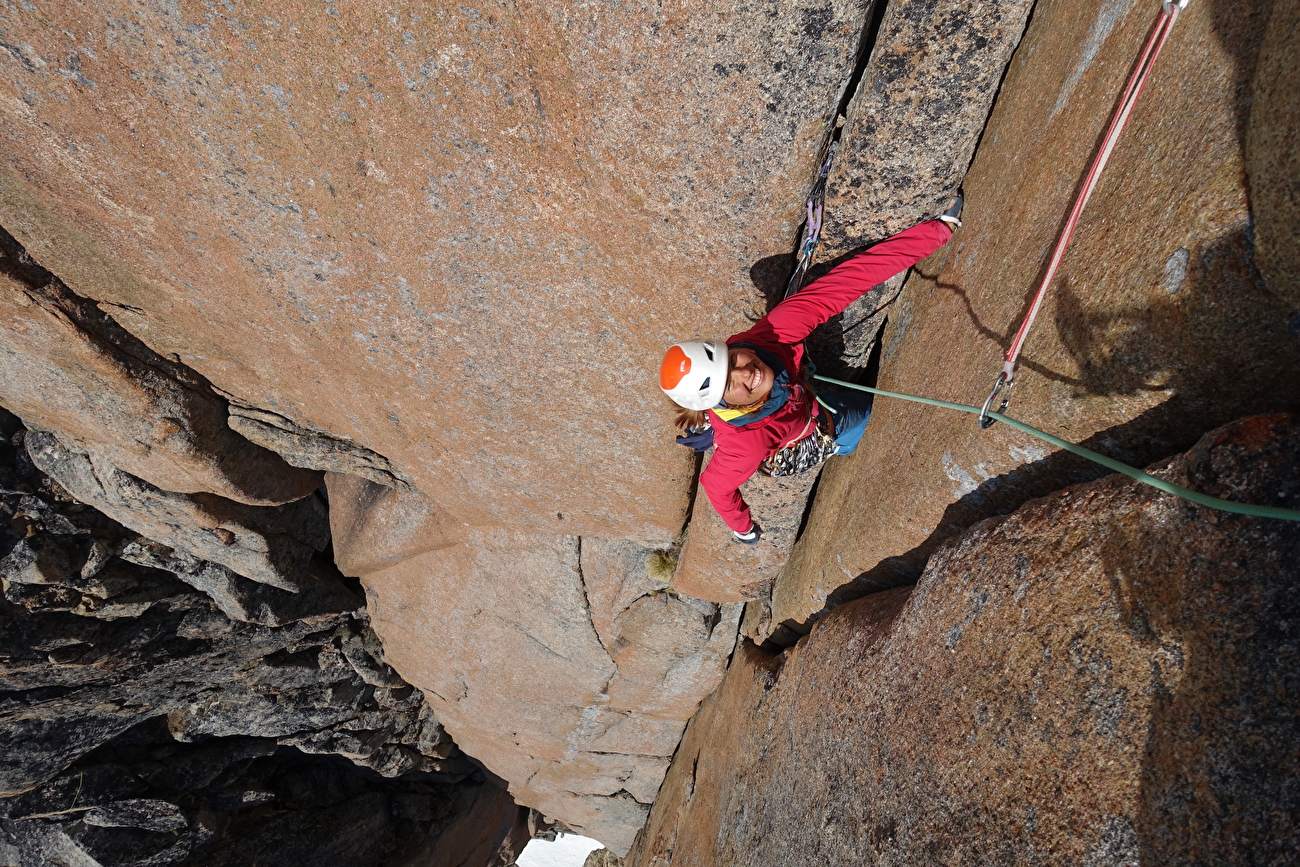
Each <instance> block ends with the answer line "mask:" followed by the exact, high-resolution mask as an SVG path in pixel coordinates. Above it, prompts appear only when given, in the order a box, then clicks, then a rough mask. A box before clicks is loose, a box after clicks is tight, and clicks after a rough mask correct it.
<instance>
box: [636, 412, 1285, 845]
mask: <svg viewBox="0 0 1300 867" xmlns="http://www.w3.org/2000/svg"><path fill="white" fill-rule="evenodd" d="M1157 472H1158V474H1159V475H1161V476H1163V477H1166V478H1169V479H1171V480H1173V481H1176V482H1178V483H1180V484H1185V485H1189V486H1191V487H1194V488H1196V489H1198V490H1202V491H1205V492H1207V493H1211V494H1213V495H1215V496H1219V497H1225V498H1228V499H1232V500H1237V501H1244V502H1251V503H1258V504H1263V505H1274V506H1284V507H1289V508H1296V507H1297V506H1300V423H1298V422H1297V420H1296V419H1295V418H1293V417H1288V416H1268V417H1254V418H1249V419H1246V420H1244V421H1241V422H1238V423H1234V424H1231V425H1228V426H1226V427H1224V428H1221V429H1219V430H1217V431H1214V432H1211V433H1210V434H1207V435H1206V436H1205V437H1204V438H1203V439H1202V440H1201V441H1200V443H1199V444H1198V445H1197V446H1196V447H1195V448H1194V449H1193V450H1192V451H1191V452H1189V453H1188V454H1187V455H1186V456H1184V457H1180V458H1179V459H1177V460H1176V461H1173V462H1172V463H1171V464H1168V465H1165V466H1163V467H1161V468H1158V469H1157ZM1298 564H1300V524H1296V523H1292V522H1285V521H1279V520H1275V519H1266V518H1248V517H1244V516H1238V515H1231V514H1228V513H1225V512H1218V511H1215V510H1212V509H1206V508H1203V507H1198V506H1193V505H1191V504H1190V503H1187V502H1186V501H1182V500H1179V499H1177V498H1174V497H1172V496H1169V495H1166V494H1161V493H1158V492H1156V491H1154V490H1153V489H1151V488H1149V487H1146V486H1143V485H1140V484H1138V483H1137V482H1134V481H1132V480H1130V479H1128V478H1125V477H1122V476H1109V477H1106V478H1105V479H1102V480H1100V481H1097V482H1093V483H1089V484H1085V485H1081V486H1077V487H1073V488H1069V489H1066V490H1063V491H1060V492H1057V493H1055V494H1052V495H1050V496H1048V497H1046V498H1044V499H1041V500H1035V501H1033V502H1030V503H1028V504H1026V505H1025V506H1024V507H1022V508H1021V509H1020V510H1018V511H1017V512H1015V513H1014V514H1012V515H1010V516H1009V517H1004V518H994V519H990V520H988V521H985V522H983V523H981V524H979V525H978V526H976V527H974V528H972V529H971V530H969V531H968V532H966V533H965V534H963V535H962V536H960V537H959V538H956V539H954V540H951V541H949V542H948V543H946V544H945V545H943V546H942V547H941V548H940V549H939V550H938V551H936V552H935V554H934V556H933V557H932V558H931V560H930V563H929V565H928V567H927V568H926V571H925V573H924V575H923V577H922V578H921V581H920V582H919V583H918V584H917V585H916V587H915V588H914V589H913V588H907V587H903V588H896V589H893V590H888V591H884V592H881V593H877V594H872V595H870V596H867V597H865V598H862V599H859V600H857V601H855V602H852V603H849V604H846V605H845V606H843V607H841V608H839V609H836V610H835V611H832V612H831V613H830V614H828V615H827V616H826V617H824V618H823V619H822V620H820V621H819V622H818V624H817V625H816V627H815V628H814V629H813V631H812V633H811V634H810V635H809V636H807V637H806V638H804V639H803V640H802V641H800V642H799V644H798V645H797V646H795V647H793V648H791V649H788V650H786V651H784V652H782V653H774V652H771V651H768V650H764V649H761V648H758V647H756V646H754V645H753V644H751V643H749V642H743V643H742V649H741V650H740V651H738V653H737V657H736V661H735V662H734V663H733V665H732V667H731V669H730V670H729V671H728V673H727V677H726V679H725V681H724V682H723V685H722V687H721V688H720V689H719V691H718V692H717V693H715V694H714V695H713V696H712V697H711V698H710V699H709V700H708V701H707V702H706V703H705V705H704V707H703V709H702V710H701V712H700V714H699V715H697V716H696V717H695V719H694V720H692V722H691V725H690V728H689V729H688V730H687V734H686V737H685V739H684V741H683V743H682V747H681V749H680V750H679V751H678V753H677V755H676V756H675V758H674V762H673V766H672V769H671V770H670V772H669V775H668V778H667V780H666V781H665V784H664V788H663V790H662V792H661V794H660V797H659V800H658V801H657V802H656V804H655V807H654V810H653V811H652V813H651V818H650V822H649V824H648V825H647V827H646V830H645V832H644V833H643V834H642V835H641V837H640V838H639V839H638V841H637V844H636V845H635V846H634V847H633V850H632V852H631V853H630V855H629V857H628V859H627V862H628V864H629V865H639V867H646V865H657V867H669V865H672V867H687V865H691V867H696V865H728V867H732V865H734V867H746V865H771V864H796V863H815V864H827V865H862V864H865V865H894V864H897V865H902V864H916V863H942V864H971V865H974V864H990V863H997V864H1012V863H1045V862H1051V863H1055V864H1096V865H1116V867H1118V865H1125V864H1138V863H1142V864H1146V863H1151V864H1192V863H1203V864H1209V863H1234V864H1280V863H1286V862H1288V861H1289V860H1291V858H1292V857H1293V854H1294V852H1295V851H1296V848H1297V846H1298V845H1300V822H1298V821H1297V817H1300V809H1298V808H1300V789H1297V786H1296V779H1297V778H1298V776H1297V775H1298V773H1300V753H1298V752H1297V750H1296V744H1297V743H1298V742H1300V740H1298V738H1300V713H1298V712H1297V710H1298V707H1297V696H1300V667H1297V666H1296V665H1295V664H1294V658H1295V655H1296V652H1297V640H1298V639H1300V635H1298V634H1297V624H1298V623H1300V582H1298V581H1297V578H1300V565H1298Z"/></svg>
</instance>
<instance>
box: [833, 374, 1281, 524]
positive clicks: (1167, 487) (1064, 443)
mask: <svg viewBox="0 0 1300 867" xmlns="http://www.w3.org/2000/svg"><path fill="white" fill-rule="evenodd" d="M813 379H819V380H821V381H822V382H829V383H831V384H833V385H838V386H840V387H842V388H852V389H856V390H858V391H868V392H871V393H872V394H879V395H883V396H884V397H896V398H899V399H900V400H910V401H912V402H913V403H924V404H928V405H930V406H939V407H943V408H944V409H955V410H957V411H959V412H970V413H975V414H976V415H979V414H980V413H981V412H986V413H988V415H990V416H991V417H993V418H995V419H997V420H998V421H1000V422H1002V423H1004V424H1007V425H1010V426H1011V427H1013V428H1015V429H1016V430H1020V431H1024V432H1025V433H1027V434H1029V435H1030V436H1035V437H1038V438H1039V439H1040V440H1042V441H1043V442H1045V443H1050V444H1051V445H1054V446H1056V447H1057V448H1062V449H1065V450H1066V451H1069V452H1073V453H1074V454H1076V455H1079V456H1081V457H1085V458H1087V459H1088V460H1090V461H1092V462H1093V463H1097V464H1101V465H1102V466H1103V467H1106V468H1107V469H1109V470H1114V471H1115V472H1117V473H1123V474H1124V475H1126V476H1128V477H1129V478H1132V479H1137V480H1138V481H1139V482H1141V483H1142V484H1144V485H1150V486H1151V487H1153V488H1155V489H1156V490H1159V491H1164V492H1165V493H1166V494H1173V495H1174V496H1175V497H1182V498H1183V499H1184V500H1190V501H1191V502H1193V503H1196V504H1197V505H1198V506H1208V507H1209V508H1211V509H1219V510H1220V511H1224V512H1233V513H1235V514H1238V515H1251V516H1253V517H1256V518H1278V519H1279V520H1283V521H1300V510H1296V509H1281V508H1278V507H1276V506H1253V505H1251V504H1249V503H1234V502H1232V501H1231V500H1221V499H1219V498H1218V497H1211V496H1210V495H1209V494H1201V493H1198V492H1196V491H1193V490H1192V489H1191V488H1184V487H1183V486H1182V485H1175V484H1174V483H1173V482H1167V481H1165V480H1164V479H1161V478H1158V477H1156V476H1153V475H1151V474H1150V473H1144V472H1142V471H1141V470H1139V469H1136V468H1134V467H1130V466H1129V465H1128V464H1125V463H1120V462H1119V461H1117V460H1115V459H1114V458H1108V457H1106V456H1105V455H1103V454H1099V453H1097V452H1094V451H1093V450H1092V449H1086V448H1084V447H1083V446H1080V445H1075V444H1074V443H1072V442H1069V441H1068V440H1063V439H1061V438H1060V437H1055V436H1052V435H1051V434H1049V433H1047V432H1046V431H1041V430H1039V429H1038V428H1036V427H1030V426H1029V425H1027V424H1025V423H1024V422H1021V421H1016V420H1015V419H1014V418H1009V417H1007V416H1005V415H1003V414H1002V413H1000V412H992V411H989V410H987V409H985V410H980V409H978V408H977V407H973V406H966V405H965V404H963V403H949V402H948V401H946V400H934V399H933V398H929V397H916V396H914V395H910V394H899V393H898V392H896V391H885V390H884V389H881V388H872V387H871V386H868V385H854V384H853V383H851V382H843V381H842V380H838V379H831V378H830V377H829V376H821V375H818V374H814V376H813Z"/></svg>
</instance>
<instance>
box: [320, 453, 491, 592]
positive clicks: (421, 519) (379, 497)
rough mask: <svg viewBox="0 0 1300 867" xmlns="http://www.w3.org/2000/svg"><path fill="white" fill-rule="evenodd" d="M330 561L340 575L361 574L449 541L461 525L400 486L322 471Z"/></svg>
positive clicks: (458, 537) (451, 542) (462, 528)
mask: <svg viewBox="0 0 1300 867" xmlns="http://www.w3.org/2000/svg"><path fill="white" fill-rule="evenodd" d="M325 488H326V490H327V491H328V492H329V507H330V534H331V539H332V541H333V546H334V562H335V563H337V564H338V567H339V569H341V570H342V571H343V574H345V575H367V574H369V573H371V572H376V571H378V570H380V569H383V568H384V567H386V566H395V565H396V564H398V563H401V562H402V561H403V560H407V559H410V558H411V557H414V556H415V555H417V554H423V553H425V552H426V551H432V550H433V549H435V548H446V547H449V546H451V545H455V544H456V543H458V542H459V541H461V538H462V537H463V535H464V532H465V530H466V526H465V525H464V524H462V523H461V522H460V521H457V520H456V519H455V518H453V517H452V516H451V515H449V514H448V513H447V510H446V509H443V508H441V507H440V506H438V505H436V504H435V503H433V502H431V501H430V500H429V498H428V497H425V496H422V495H421V494H420V492H419V491H415V490H411V489H408V488H404V487H402V486H400V485H399V486H388V485H382V484H378V483H376V482H373V481H370V480H368V479H363V478H360V477H359V476H351V475H345V474H343V473H326V474H325Z"/></svg>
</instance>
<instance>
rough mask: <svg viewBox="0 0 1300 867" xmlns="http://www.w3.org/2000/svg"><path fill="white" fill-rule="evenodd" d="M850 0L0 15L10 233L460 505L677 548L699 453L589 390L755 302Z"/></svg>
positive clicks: (29, 9) (217, 374) (826, 106)
mask: <svg viewBox="0 0 1300 867" xmlns="http://www.w3.org/2000/svg"><path fill="white" fill-rule="evenodd" d="M866 5H867V4H866V3H865V2H864V0H798V2H793V3H791V2H778V0H763V2H761V3H759V4H757V5H755V4H749V3H745V4H740V3H714V4H705V5H699V4H694V5H692V4H668V5H659V4H649V5H639V4H600V5H596V6H592V5H591V4H588V3H585V2H576V0H574V2H562V3H550V4H541V5H518V4H510V3H499V2H495V0H483V2H471V3H468V4H459V5H454V4H453V5H448V6H435V7H430V6H429V5H428V4H424V3H406V2H398V3H390V4H386V5H384V6H383V7H382V8H381V7H370V6H348V5H346V4H345V5H335V4H325V5H320V4H315V3H303V2H291V3H289V4H288V5H282V6H280V7H277V8H276V9H275V10H274V11H273V12H269V13H268V12H265V10H252V9H241V8H236V7H226V6H222V5H220V4H218V5H215V6H211V7H208V6H204V5H202V4H199V5H191V4H189V3H182V4H178V5H166V6H150V5H140V4H136V3H130V2H127V0H96V2H93V3H92V2H74V3H66V2H58V3H44V2H42V3H34V4H29V5H25V6H24V5H6V6H5V7H4V9H3V11H0V42H3V43H4V44H5V45H7V46H12V48H6V49H4V50H3V52H0V137H2V138H0V142H2V143H0V154H3V159H0V225H3V226H4V227H5V228H6V229H8V230H9V231H10V232H11V233H12V234H13V235H14V236H15V237H16V238H18V239H19V241H20V242H22V243H23V244H24V245H25V246H26V247H27V249H28V250H29V251H30V252H31V253H32V255H33V256H34V257H35V258H36V260H37V261H39V262H40V263H41V264H42V265H44V266H45V267H47V268H49V269H50V270H51V271H53V272H54V273H55V274H57V275H59V276H60V277H61V278H62V279H63V280H64V281H66V282H67V284H68V285H69V286H70V287H72V289H73V290H74V291H76V292H78V293H80V294H82V295H83V296H86V297H91V298H95V299H97V300H99V301H100V302H102V303H105V304H108V305H112V310H113V315H114V316H115V317H116V318H118V320H119V321H120V322H121V323H122V325H123V326H124V327H125V328H126V329H128V330H129V331H130V332H131V333H133V334H135V335H137V336H139V337H140V339H141V340H143V341H144V342H146V343H147V344H148V345H149V346H151V347H153V348H154V349H155V350H157V351H158V352H159V353H161V354H162V355H164V356H167V357H172V356H173V355H174V356H175V357H177V358H178V359H179V360H180V361H182V362H183V363H184V364H187V365H189V366H191V367H192V368H194V369H195V370H196V371H198V372H199V373H201V374H202V375H203V376H205V377H206V378H207V379H208V380H210V381H211V382H212V383H213V384H214V385H215V386H216V387H218V388H220V389H221V390H222V392H223V393H227V394H231V395H236V396H238V397H239V398H240V399H242V400H243V401H245V402H247V403H249V404H251V405H253V406H256V407H259V408H262V409H264V410H267V411H270V412H274V413H276V414H278V415H281V416H283V417H285V418H286V419H289V420H291V421H292V422H294V423H295V424H296V425H298V426H300V427H302V428H304V429H308V430H312V431H323V432H328V434H329V435H330V436H331V437H332V438H335V439H338V440H346V441H349V442H352V443H355V444H357V445H360V446H362V447H364V448H366V449H368V450H370V451H372V452H375V453H378V454H381V455H383V456H384V457H385V458H386V459H388V460H389V461H391V462H392V465H393V467H394V468H396V470H397V471H398V472H400V473H401V474H403V475H405V476H407V477H409V478H410V479H411V480H412V482H413V483H414V484H415V486H416V487H417V488H418V489H419V490H420V491H421V492H422V493H424V494H425V495H426V496H428V497H430V498H431V499H432V500H433V501H435V502H437V503H439V504H441V505H443V506H444V507H446V508H448V509H450V510H451V512H452V513H453V514H455V515H456V516H457V517H458V518H460V519H461V520H465V521H469V522H471V523H477V524H483V523H496V524H510V525H522V526H529V527H532V528H533V529H534V530H535V531H536V532H540V533H548V534H564V533H577V534H588V533H591V534H596V535H601V536H603V537H612V538H617V537H623V538H632V539H639V540H645V541H647V542H652V543H655V544H662V543H667V542H669V541H671V540H672V539H673V538H674V537H676V535H677V534H678V533H679V532H680V529H681V526H682V523H683V518H684V511H685V507H686V504H687V496H688V491H689V474H690V471H691V461H690V459H689V457H688V456H687V455H685V454H684V453H683V452H682V450H681V449H679V448H678V447H676V446H675V445H673V443H672V441H671V439H670V438H668V437H667V436H647V435H646V418H645V415H644V414H643V413H635V414H627V413H619V412H612V411H611V409H610V408H611V406H628V405H637V404H645V405H652V406H658V405H660V401H662V396H661V395H660V394H659V393H658V391H657V389H656V386H655V382H654V376H653V371H654V368H655V365H656V364H657V360H658V358H659V356H660V353H661V352H662V350H663V347H664V346H665V345H667V344H668V343H670V342H672V341H673V340H675V339H682V338H683V337H690V336H694V335H695V334H697V333H720V332H721V333H729V332H728V329H731V330H732V331H734V330H737V329H738V327H739V326H741V325H743V322H744V318H745V315H746V313H748V312H749V310H750V308H751V307H753V306H754V305H755V304H756V303H758V302H759V301H760V300H761V295H760V294H759V293H758V292H757V291H756V290H755V289H754V288H753V287H752V285H751V284H750V277H749V269H750V267H751V265H753V264H754V263H755V262H757V261H758V260H760V259H762V258H764V257H768V256H771V255H774V254H779V253H780V254H783V253H787V252H788V251H789V249H790V247H792V246H793V243H794V239H795V235H796V232H797V229H798V224H799V222H800V221H801V219H802V213H801V205H802V198H803V195H804V193H805V191H806V190H807V188H808V186H809V185H810V183H811V180H812V177H813V175H814V173H815V170H816V166H815V163H816V161H817V153H818V150H819V148H820V145H821V142H822V141H823V139H824V134H825V130H826V125H827V123H828V122H829V121H831V120H832V119H833V117H834V113H835V111H836V108H837V102H838V94H839V92H840V91H841V90H842V88H843V86H844V83H845V81H846V80H847V79H848V77H849V75H850V72H851V67H852V64H853V60H854V56H853V55H854V52H855V49H856V47H857V44H858V41H859V36H860V33H861V29H862V26H863V23H864V21H865V17H866V14H865V13H866ZM611 359H632V360H633V361H632V362H631V363H627V364H623V363H619V364H610V360H611ZM665 416H666V413H665ZM665 433H666V431H665ZM615 466H616V467H617V471H612V470H611V467H615ZM561 516H562V517H561Z"/></svg>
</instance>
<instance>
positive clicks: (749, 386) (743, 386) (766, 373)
mask: <svg viewBox="0 0 1300 867" xmlns="http://www.w3.org/2000/svg"><path fill="white" fill-rule="evenodd" d="M727 356H728V359H729V360H730V361H731V370H730V372H729V373H728V374H727V390H726V391H724V392H723V393H722V399H723V400H724V401H726V403H727V406H750V405H752V404H755V403H759V402H760V401H763V400H766V399H767V395H768V394H769V393H770V392H771V391H772V382H773V381H774V379H775V376H774V374H773V373H772V368H770V367H768V366H767V365H766V364H764V363H763V362H762V361H760V360H759V357H758V356H757V355H755V354H754V353H753V352H751V351H750V350H748V349H731V350H728V352H727Z"/></svg>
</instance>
